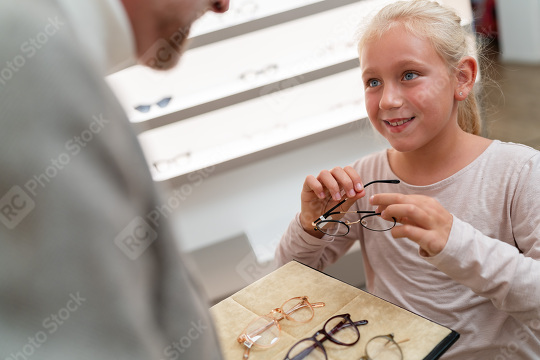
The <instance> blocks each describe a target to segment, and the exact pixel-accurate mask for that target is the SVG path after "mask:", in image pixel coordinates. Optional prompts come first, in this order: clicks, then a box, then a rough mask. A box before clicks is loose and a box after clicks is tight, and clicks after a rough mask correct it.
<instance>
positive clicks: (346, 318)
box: [284, 314, 368, 360]
mask: <svg viewBox="0 0 540 360" xmlns="http://www.w3.org/2000/svg"><path fill="white" fill-rule="evenodd" d="M367 323H368V321H367V320H360V321H352V320H351V315H350V314H341V315H336V316H332V317H331V318H330V319H328V320H327V321H326V323H324V326H323V328H322V329H320V330H319V331H317V332H316V333H315V334H314V335H313V336H312V337H310V338H305V339H302V340H300V341H299V342H297V343H296V344H294V345H293V346H292V347H291V349H290V350H289V352H288V353H287V355H286V356H285V358H284V360H303V359H310V360H312V359H317V360H328V355H327V354H326V349H325V348H324V346H323V342H325V341H326V340H330V341H331V342H333V343H334V344H337V345H342V346H353V345H354V344H356V343H357V342H358V340H360V332H359V331H358V328H357V326H361V325H366V324H367ZM319 335H323V337H322V338H321V339H317V337H318V336H319Z"/></svg>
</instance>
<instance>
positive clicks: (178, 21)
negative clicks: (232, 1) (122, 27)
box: [123, 0, 229, 70]
mask: <svg viewBox="0 0 540 360" xmlns="http://www.w3.org/2000/svg"><path fill="white" fill-rule="evenodd" d="M123 2H124V5H125V6H126V10H127V12H128V15H129V16H130V19H131V21H132V26H133V29H134V33H135V38H136V45H137V57H138V58H139V62H140V63H141V64H143V65H146V66H149V67H151V68H153V69H157V70H167V69H170V68H172V67H174V66H175V65H176V64H177V63H178V60H179V59H180V56H181V55H182V53H183V51H185V49H186V43H187V39H188V37H189V31H190V29H191V26H192V24H193V23H194V22H195V21H196V20H197V19H198V18H200V17H201V16H202V15H204V14H205V13H206V12H207V11H214V12H218V13H221V12H225V11H227V10H228V8H229V0H153V1H149V0H123ZM141 22H142V23H141Z"/></svg>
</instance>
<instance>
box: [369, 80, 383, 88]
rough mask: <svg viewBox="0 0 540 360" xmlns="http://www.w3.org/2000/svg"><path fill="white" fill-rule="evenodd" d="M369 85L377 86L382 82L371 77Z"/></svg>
mask: <svg viewBox="0 0 540 360" xmlns="http://www.w3.org/2000/svg"><path fill="white" fill-rule="evenodd" d="M367 85H368V86H369V87H376V86H379V85H381V82H380V81H379V80H377V79H371V80H368V82H367Z"/></svg>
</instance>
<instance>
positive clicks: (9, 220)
mask: <svg viewBox="0 0 540 360" xmlns="http://www.w3.org/2000/svg"><path fill="white" fill-rule="evenodd" d="M35 207H36V203H35V202H34V200H32V198H31V197H30V196H29V195H28V194H27V193H26V192H25V191H24V190H23V189H22V188H21V187H20V186H18V185H15V186H13V187H12V188H11V189H10V190H9V191H8V192H7V193H6V194H5V195H4V196H3V197H2V199H0V221H1V222H2V224H4V225H5V226H6V227H7V228H8V229H10V230H13V229H14V228H15V227H16V226H17V225H19V223H20V222H21V221H22V220H23V219H24V218H25V217H26V215H28V214H30V212H31V211H32V210H34V208H35Z"/></svg>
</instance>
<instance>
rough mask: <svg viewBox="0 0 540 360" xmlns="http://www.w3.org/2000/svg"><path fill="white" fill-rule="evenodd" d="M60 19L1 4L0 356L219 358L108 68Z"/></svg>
mask: <svg viewBox="0 0 540 360" xmlns="http://www.w3.org/2000/svg"><path fill="white" fill-rule="evenodd" d="M88 1H90V0H85V3H86V2H88ZM72 3H77V4H78V3H82V1H81V0H78V1H73V2H72ZM111 3H112V1H111ZM99 4H106V2H103V1H100V2H99ZM117 5H118V4H117ZM82 8H86V7H85V6H83V7H82ZM65 11H66V8H63V7H61V6H59V5H58V3H57V2H56V1H53V0H39V1H38V0H17V1H2V2H0V34H1V35H0V36H1V44H0V48H1V49H2V50H1V51H0V359H2V360H15V359H17V360H20V359H45V360H48V359H51V360H52V359H55V360H73V359H77V360H85V359H88V360H90V359H92V360H95V359H141V360H148V359H155V360H160V359H168V360H172V359H221V355H220V352H219V346H218V342H217V337H216V336H215V333H214V329H213V327H212V323H211V320H210V318H209V315H208V312H207V307H208V304H207V302H206V301H205V299H204V298H202V297H201V294H200V292H199V291H198V285H197V283H196V282H195V281H194V279H193V277H192V275H191V274H190V273H189V272H188V270H187V268H186V263H185V261H184V259H183V257H182V255H181V254H180V252H179V250H178V249H177V247H176V242H175V239H174V237H173V236H172V235H171V233H170V231H169V227H168V225H167V224H166V223H165V222H163V221H161V220H162V218H161V219H157V217H156V216H155V212H156V209H158V208H159V207H160V206H162V205H163V204H164V203H166V202H165V199H162V198H160V196H159V194H158V193H157V192H156V191H155V188H154V183H153V181H152V179H151V177H150V173H149V171H148V168H147V165H146V162H145V159H144V157H143V154H142V151H141V149H140V146H139V144H138V142H137V139H136V137H135V136H134V134H133V132H132V128H131V126H130V124H129V122H128V119H127V118H126V116H125V114H124V112H123V110H122V108H121V106H120V105H119V104H118V102H117V101H116V100H115V96H114V94H113V93H112V92H111V90H110V89H109V88H108V86H107V85H106V83H105V81H104V79H103V71H102V70H101V69H104V68H105V67H107V66H106V64H107V63H109V62H108V60H107V59H108V58H107V57H101V58H102V59H104V62H103V64H105V65H103V64H99V61H98V63H97V64H96V62H95V61H94V60H95V59H94V58H93V57H92V56H90V55H89V52H88V49H89V48H90V47H88V46H86V45H87V44H84V40H83V37H81V36H80V34H81V32H80V31H78V30H77V26H75V27H74V26H73V19H75V17H73V16H66V12H65ZM96 14H100V13H99V11H98V12H97V13H96ZM89 16H91V15H90V14H89ZM88 20H89V23H92V21H90V19H88ZM105 28H108V27H107V26H105ZM92 30H96V32H97V34H102V30H103V29H102V28H95V29H90V30H89V31H87V32H86V33H87V34H91V33H92ZM113 38H114V37H113ZM101 53H102V54H107V50H103V51H102V52H101ZM98 58H100V56H98Z"/></svg>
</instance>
